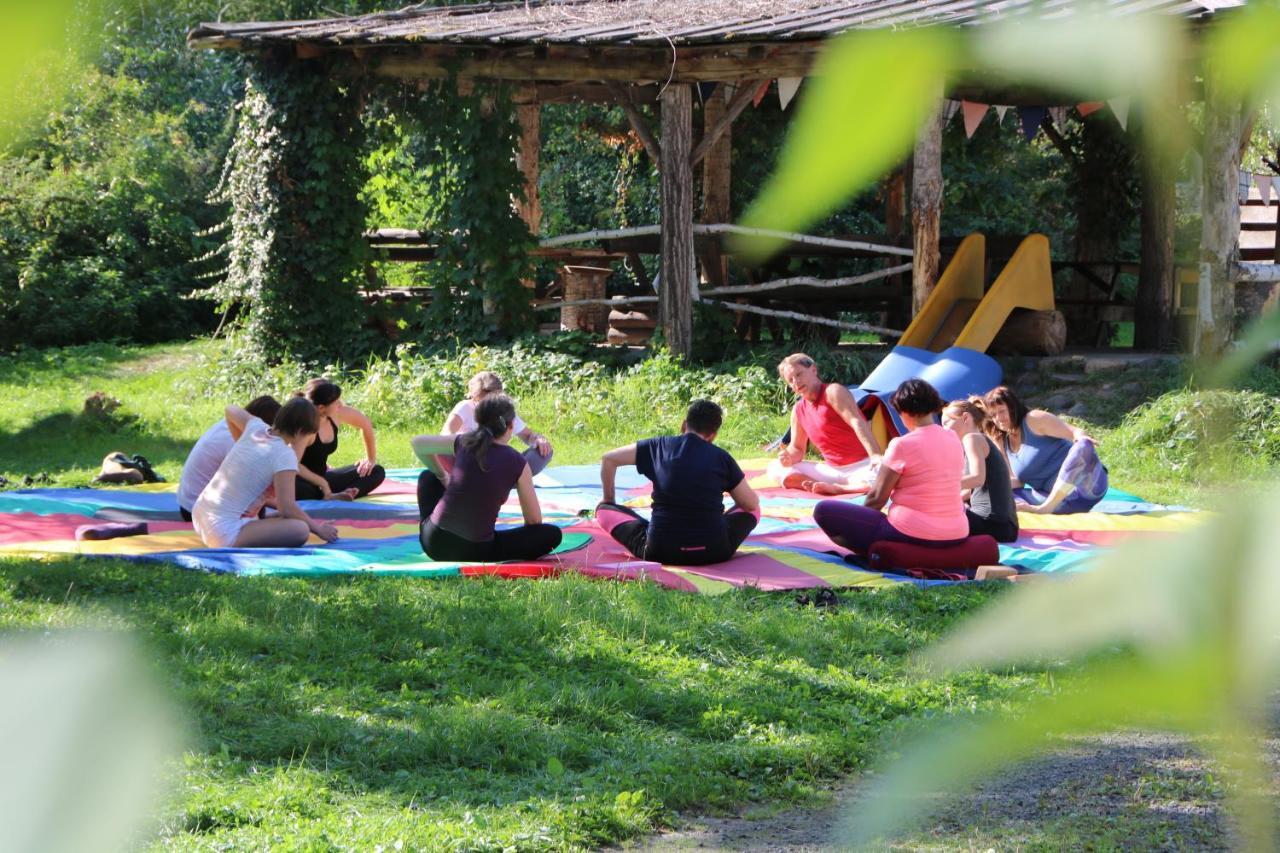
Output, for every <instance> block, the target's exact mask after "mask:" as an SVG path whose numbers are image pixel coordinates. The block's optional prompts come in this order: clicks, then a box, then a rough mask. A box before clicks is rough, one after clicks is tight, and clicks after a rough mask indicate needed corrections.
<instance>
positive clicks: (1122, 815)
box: [625, 732, 1280, 853]
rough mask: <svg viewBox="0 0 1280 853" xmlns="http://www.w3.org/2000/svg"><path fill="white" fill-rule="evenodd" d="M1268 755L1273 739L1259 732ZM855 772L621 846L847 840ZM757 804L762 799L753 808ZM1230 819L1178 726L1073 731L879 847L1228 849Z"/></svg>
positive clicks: (831, 846) (809, 852) (1276, 748)
mask: <svg viewBox="0 0 1280 853" xmlns="http://www.w3.org/2000/svg"><path fill="white" fill-rule="evenodd" d="M1265 750H1266V753H1267V755H1268V757H1269V759H1270V761H1271V764H1272V766H1273V767H1275V766H1276V765H1277V756H1278V755H1280V742H1278V741H1277V740H1275V739H1274V738H1272V739H1269V740H1268V741H1267V742H1266V744H1265ZM859 787H860V785H859V782H858V780H850V781H849V782H847V783H845V784H844V785H842V786H840V787H838V788H837V789H835V790H834V791H833V792H832V794H833V803H832V805H830V806H827V807H824V808H821V809H816V810H796V811H788V812H783V813H780V814H774V815H770V816H767V817H762V818H760V819H751V818H750V817H725V818H709V817H696V818H690V819H689V820H688V821H687V822H685V823H683V824H682V825H681V826H680V827H679V828H677V829H676V830H674V831H671V832H666V833H662V834H659V835H656V836H653V837H651V838H648V839H645V840H643V841H641V842H639V843H637V844H635V845H633V846H630V847H627V848H625V849H627V850H630V851H643V853H651V851H659V850H703V851H717V850H718V851H743V852H744V853H764V851H798V853H817V851H833V850H842V849H847V845H844V844H841V843H840V840H839V838H838V830H839V822H840V819H841V817H842V816H843V815H844V813H845V812H846V811H847V809H848V807H849V806H850V804H851V803H852V802H853V801H854V799H855V798H856V797H857V796H858V791H859ZM757 811H759V810H757ZM1231 846H1232V840H1231V829H1230V826H1229V821H1228V820H1227V819H1226V816H1225V814H1224V810H1223V805H1222V786H1221V784H1220V782H1219V780H1218V778H1217V777H1215V771H1214V770H1213V769H1212V768H1211V766H1210V765H1209V764H1208V762H1207V761H1206V760H1205V759H1204V758H1202V757H1201V756H1200V755H1199V754H1198V753H1197V752H1196V751H1195V750H1194V749H1193V748H1192V746H1191V744H1190V743H1189V742H1188V741H1187V740H1186V739H1184V738H1181V737H1177V736H1174V735H1168V734H1158V733H1144V732H1125V733H1117V734H1110V735H1104V736H1098V737H1089V738H1079V739H1073V740H1072V741H1070V742H1069V743H1068V744H1067V745H1066V746H1064V747H1062V748H1060V749H1058V750H1056V751H1055V752H1053V753H1052V754H1050V755H1048V756H1046V757H1045V758H1042V759H1038V760H1036V761H1032V762H1028V763H1026V764H1023V765H1020V766H1018V767H1015V768H1012V769H1010V770H1009V771H1007V772H1006V773H1004V774H1003V775H1001V776H999V777H998V778H996V779H993V780H991V781H990V782H988V783H986V784H984V785H982V786H980V787H978V788H976V789H975V790H973V791H972V792H971V793H968V794H966V795H962V796H955V797H951V798H950V801H949V803H948V804H947V805H946V806H945V808H944V809H943V810H942V811H940V812H938V813H936V814H935V815H934V816H933V817H932V818H931V819H930V820H928V821H926V823H925V824H924V825H923V826H922V827H920V828H919V829H917V830H916V831H914V832H912V833H909V834H907V835H905V836H903V837H900V838H898V839H895V840H894V841H893V842H892V844H891V845H889V847H888V849H897V850H920V849H930V850H980V851H986V850H991V849H995V850H1040V849H1044V850H1060V849H1082V848H1083V849H1137V850H1227V849H1230V848H1231Z"/></svg>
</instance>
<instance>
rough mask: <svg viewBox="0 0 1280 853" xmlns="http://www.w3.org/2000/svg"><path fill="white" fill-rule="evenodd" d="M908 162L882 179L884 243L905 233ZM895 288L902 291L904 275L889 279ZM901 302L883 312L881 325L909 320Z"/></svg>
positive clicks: (887, 261) (887, 263)
mask: <svg viewBox="0 0 1280 853" xmlns="http://www.w3.org/2000/svg"><path fill="white" fill-rule="evenodd" d="M910 171H911V170H910V168H909V164H908V163H903V164H902V165H900V166H899V167H898V168H896V169H894V170H893V171H892V172H890V173H889V176H888V177H887V178H885V179H884V183H883V184H882V187H881V194H882V195H883V196H884V236H885V242H886V243H894V244H897V243H898V242H900V241H901V240H902V236H903V235H904V234H906V233H907V216H908V210H907V173H908V172H910ZM891 263H893V262H892V261H891V260H889V259H887V258H886V259H885V263H884V265H885V266H889V265H890V264H891ZM889 283H890V284H891V285H893V287H894V289H895V290H898V291H902V290H903V288H904V286H905V285H906V277H905V276H899V277H898V278H894V279H890V282H889ZM904 306H905V303H902V304H901V305H899V306H898V307H891V308H890V309H889V310H888V311H886V312H885V315H884V316H883V317H882V318H881V325H885V326H887V325H895V326H898V325H901V326H904V327H905V326H906V325H907V324H908V323H909V322H910V319H911V318H910V317H907V316H904V314H903V310H902V309H903V307H904Z"/></svg>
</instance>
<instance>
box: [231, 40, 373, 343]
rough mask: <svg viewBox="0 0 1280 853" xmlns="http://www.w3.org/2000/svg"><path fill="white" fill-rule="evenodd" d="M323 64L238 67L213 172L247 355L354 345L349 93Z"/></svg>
mask: <svg viewBox="0 0 1280 853" xmlns="http://www.w3.org/2000/svg"><path fill="white" fill-rule="evenodd" d="M332 72H333V69H332V68H330V67H329V66H328V64H327V63H326V62H324V61H309V62H296V61H292V62H291V61H273V60H270V59H266V60H259V61H257V62H255V63H253V64H251V66H250V72H249V76H248V80H247V81H246V86H245V95H244V99H243V101H242V102H241V104H240V106H239V125H238V129H237V132H236V137H235V141H234V142H233V144H232V146H231V150H230V153H229V157H228V162H227V170H226V173H225V175H224V183H223V197H224V198H225V199H226V200H227V201H229V202H230V205H231V216H230V223H231V228H230V238H229V250H228V261H229V264H228V271H227V275H226V278H225V279H224V280H223V281H222V282H220V283H219V284H217V285H215V286H214V287H213V288H211V289H210V292H211V293H212V294H213V295H214V296H216V297H218V298H219V299H220V300H221V301H222V302H223V304H224V305H230V304H233V303H239V304H240V305H241V306H242V309H243V310H242V312H241V314H240V326H241V328H240V332H241V334H242V336H243V338H244V341H245V344H246V348H247V353H246V354H247V355H250V356H254V357H257V358H259V359H262V360H264V361H277V360H279V359H281V358H285V357H290V358H293V359H297V360H301V361H313V362H319V363H327V362H331V361H333V360H335V359H340V358H343V357H347V356H350V355H352V354H355V353H356V352H358V351H359V350H360V349H362V348H363V347H362V343H363V340H362V333H361V331H360V328H359V319H360V317H361V315H362V310H361V304H360V299H359V295H358V293H357V284H358V281H359V279H360V276H361V275H362V273H363V269H364V266H365V261H366V259H367V249H366V246H365V243H364V240H363V237H362V232H363V230H364V225H365V213H364V207H363V205H362V203H361V201H360V190H361V187H362V186H363V185H364V181H365V173H364V170H363V168H362V165H361V162H362V161H361V158H360V153H361V146H362V138H363V124H362V122H361V118H360V114H361V104H360V94H359V92H357V91H355V90H354V89H353V88H351V87H345V86H343V85H342V84H341V83H340V82H339V78H338V77H337V76H336V75H335V74H333V73H332Z"/></svg>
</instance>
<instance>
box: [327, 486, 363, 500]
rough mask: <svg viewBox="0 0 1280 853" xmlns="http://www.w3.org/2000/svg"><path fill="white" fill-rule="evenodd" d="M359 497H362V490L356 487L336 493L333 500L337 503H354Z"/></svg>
mask: <svg viewBox="0 0 1280 853" xmlns="http://www.w3.org/2000/svg"><path fill="white" fill-rule="evenodd" d="M358 497H360V490H359V489H357V488H356V487H355V486H352V487H351V488H349V489H343V490H342V491H340V492H334V493H333V495H332V498H333V500H335V501H353V500H355V499H356V498H358Z"/></svg>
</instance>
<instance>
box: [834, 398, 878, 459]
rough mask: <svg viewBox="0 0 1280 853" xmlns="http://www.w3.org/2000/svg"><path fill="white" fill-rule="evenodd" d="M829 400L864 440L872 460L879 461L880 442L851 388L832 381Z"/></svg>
mask: <svg viewBox="0 0 1280 853" xmlns="http://www.w3.org/2000/svg"><path fill="white" fill-rule="evenodd" d="M827 402H828V403H830V404H831V407H832V408H833V409H835V410H836V411H837V412H839V413H840V417H842V418H844V421H845V423H847V424H848V425H849V428H850V429H852V430H853V434H854V435H856V436H857V437H858V441H860V442H862V446H863V447H864V448H866V451H867V456H868V457H869V458H870V459H871V461H872V462H876V461H878V460H879V458H880V454H881V453H882V452H883V451H882V450H881V448H880V442H878V441H876V436H875V433H873V432H872V431H871V424H869V423H867V419H866V417H864V416H863V414H862V410H861V409H859V408H858V404H857V403H855V402H854V400H853V395H852V394H850V393H849V389H848V388H846V387H844V386H843V385H840V384H838V383H835V382H833V383H831V384H830V385H828V386H827Z"/></svg>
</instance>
